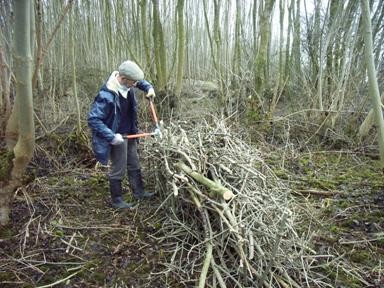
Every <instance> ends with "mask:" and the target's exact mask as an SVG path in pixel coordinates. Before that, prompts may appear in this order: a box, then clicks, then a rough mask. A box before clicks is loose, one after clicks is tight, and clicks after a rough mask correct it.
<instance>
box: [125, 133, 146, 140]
mask: <svg viewBox="0 0 384 288" xmlns="http://www.w3.org/2000/svg"><path fill="white" fill-rule="evenodd" d="M149 136H153V133H140V134H133V135H124V136H123V138H127V139H136V138H142V137H149Z"/></svg>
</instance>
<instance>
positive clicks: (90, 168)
mask: <svg viewBox="0 0 384 288" xmlns="http://www.w3.org/2000/svg"><path fill="white" fill-rule="evenodd" d="M52 139H53V138H52ZM67 140H68V139H67ZM72 140H73V139H72ZM72 140H71V139H69V140H68V141H72ZM55 141H56V140H55ZM263 149H264V150H265V154H264V156H263V157H264V158H265V162H266V163H268V165H269V166H270V167H271V168H272V169H273V171H274V172H275V174H276V175H277V176H278V177H279V178H280V180H281V181H283V182H285V183H286V185H288V186H289V187H291V188H292V191H293V193H295V195H296V197H297V199H299V200H300V203H302V205H303V206H305V207H306V209H308V218H306V219H302V227H303V231H306V229H307V227H308V226H309V225H311V226H312V230H315V231H316V234H315V235H313V236H312V244H313V246H312V247H311V249H313V250H315V251H317V254H320V255H323V256H324V258H321V257H320V258H317V259H316V261H317V263H316V264H317V266H318V274H319V275H324V276H326V278H327V279H330V282H328V284H329V286H328V287H384V268H383V267H382V266H384V232H383V231H384V230H383V228H384V177H383V170H382V169H380V168H379V166H378V163H377V159H372V158H375V157H372V155H368V154H372V153H371V152H370V153H368V152H366V151H362V150H361V149H360V150H354V151H351V150H342V149H335V148H330V147H329V148H324V147H323V148H321V150H320V149H312V150H308V149H306V150H305V151H297V150H295V149H293V148H292V149H289V150H288V149H286V147H285V148H284V147H280V148H278V147H274V146H272V145H270V146H265V147H263ZM302 150H304V149H302ZM43 151H44V149H39V153H37V156H36V158H38V157H42V158H45V159H48V158H49V157H47V155H44V152H43ZM78 152H79V151H77V152H76V153H77V154H78ZM72 153H75V151H74V150H63V154H66V157H67V159H71V155H72ZM88 153H89V151H88ZM374 154H376V153H374ZM42 155H44V156H42ZM85 159H86V160H84V161H83V162H82V163H78V162H73V163H76V165H72V164H71V163H69V164H68V165H66V166H65V167H66V168H65V169H61V170H56V169H55V167H54V166H51V167H48V165H47V167H46V168H45V170H44V169H43V170H41V169H39V168H37V167H41V166H42V163H41V159H40V160H39V159H35V160H34V162H33V163H32V164H31V169H30V172H31V174H33V175H34V176H33V181H27V182H29V184H27V185H26V186H25V187H24V188H21V189H19V190H18V191H17V193H16V197H15V200H14V202H13V205H12V207H13V208H12V225H10V226H9V227H6V228H5V229H2V230H1V235H0V286H1V287H36V286H37V287H52V286H57V287H193V285H190V283H188V284H187V283H182V282H180V281H179V279H177V275H172V273H168V274H167V273H164V272H163V271H164V265H163V264H164V263H166V262H169V259H166V257H167V256H166V255H169V253H166V252H169V251H167V246H166V244H161V245H159V244H158V243H157V241H156V239H155V238H154V237H153V235H154V233H155V232H157V233H158V232H159V231H160V232H161V226H162V223H161V219H162V217H164V215H166V214H165V213H164V211H165V209H166V207H162V208H161V209H158V208H159V206H160V205H161V203H162V201H163V200H164V199H160V198H159V197H154V198H153V199H151V200H147V201H141V202H135V204H136V205H135V207H134V209H132V210H128V211H122V212H117V211H114V210H113V209H112V208H111V207H110V203H109V195H108V182H107V179H106V176H105V173H104V171H101V170H98V169H95V168H94V163H91V164H89V163H90V162H88V161H90V160H89V159H91V156H89V155H87V156H86V157H85ZM87 159H88V160H87ZM282 159H283V160H284V161H283V160H282ZM58 161H59V160H58ZM69 162H70V161H69ZM50 163H54V161H51V162H50ZM50 165H51V164H50ZM43 166H44V165H43ZM143 166H144V167H143V168H144V172H145V177H144V178H145V181H146V184H147V188H149V189H148V190H150V188H151V175H150V174H149V169H147V168H148V167H146V165H145V161H144V163H143ZM30 180H31V179H30ZM125 186H126V187H127V186H128V185H127V183H125ZM129 195H130V193H127V194H126V195H125V197H126V199H127V200H128V201H130V200H131V199H130V196H129ZM322 259H324V260H322ZM327 281H329V280H327ZM327 281H326V282H327Z"/></svg>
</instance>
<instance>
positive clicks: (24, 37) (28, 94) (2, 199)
mask: <svg viewBox="0 0 384 288" xmlns="http://www.w3.org/2000/svg"><path fill="white" fill-rule="evenodd" d="M14 3H15V10H14V11H15V30H14V31H15V32H14V33H15V34H14V37H15V46H14V47H15V56H14V63H15V70H14V71H15V77H16V99H15V101H16V103H15V107H14V109H13V111H12V113H13V114H14V115H13V119H17V122H18V132H19V134H18V139H17V143H16V145H15V146H14V147H13V153H14V159H13V166H12V168H11V169H12V170H11V171H10V173H9V175H10V179H8V181H7V179H3V181H2V183H1V190H0V225H6V224H8V223H9V214H10V203H11V202H12V198H13V192H14V189H15V188H16V187H18V186H20V185H21V183H22V182H21V180H22V179H21V178H22V176H23V174H24V172H25V170H26V167H27V165H28V163H29V161H30V160H31V158H32V156H33V151H34V146H35V127H34V122H33V120H34V118H33V97H32V55H31V46H30V45H31V42H30V39H31V38H30V27H31V25H33V23H32V24H31V23H30V21H31V18H30V16H31V11H30V9H31V2H30V1H29V0H19V1H15V2H14ZM15 108H16V109H15Z"/></svg>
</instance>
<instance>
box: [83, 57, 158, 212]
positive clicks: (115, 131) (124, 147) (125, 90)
mask: <svg viewBox="0 0 384 288" xmlns="http://www.w3.org/2000/svg"><path fill="white" fill-rule="evenodd" d="M134 87H137V88H139V89H140V90H142V91H144V92H145V93H146V97H148V98H149V97H154V96H155V92H154V89H153V87H152V85H151V84H150V83H148V82H147V81H146V80H144V73H143V71H142V70H141V69H140V67H139V66H138V65H137V64H136V63H134V62H132V61H129V60H128V61H125V62H123V63H122V64H121V65H120V66H119V69H118V71H114V72H112V74H111V75H110V77H109V79H108V80H107V82H106V83H105V84H104V85H103V86H102V88H101V89H100V91H99V93H98V95H97V96H96V98H95V100H94V102H93V104H92V107H91V111H90V112H89V115H88V125H89V127H90V128H91V129H92V148H93V151H94V153H95V157H96V159H97V160H98V161H99V162H100V163H101V164H103V165H107V164H108V160H111V167H110V171H109V175H108V177H109V188H110V192H111V198H112V206H113V207H114V208H116V209H124V208H131V207H132V204H130V203H126V202H125V201H124V200H123V198H122V185H121V183H122V180H123V178H124V176H125V173H126V169H127V170H128V180H129V183H130V186H131V189H132V193H133V196H134V197H135V198H138V199H141V198H147V197H151V196H153V194H154V193H149V192H145V191H144V187H143V180H142V176H141V168H140V163H139V157H138V153H137V141H136V139H129V140H128V139H127V138H124V137H123V136H124V135H131V134H136V133H137V132H138V128H137V102H136V98H135V92H134V89H132V88H134Z"/></svg>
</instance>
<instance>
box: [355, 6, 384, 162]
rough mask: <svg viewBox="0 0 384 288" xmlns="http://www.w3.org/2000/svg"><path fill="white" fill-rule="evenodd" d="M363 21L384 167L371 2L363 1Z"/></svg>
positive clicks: (383, 127)
mask: <svg viewBox="0 0 384 288" xmlns="http://www.w3.org/2000/svg"><path fill="white" fill-rule="evenodd" d="M361 10H362V19H363V23H364V30H365V31H364V42H365V58H366V66H367V74H368V85H369V94H370V95H371V97H372V106H373V109H374V111H375V116H376V125H377V127H378V130H379V131H378V132H379V147H380V160H381V164H382V165H383V166H384V120H383V111H382V109H381V100H380V93H379V86H378V84H377V78H376V69H375V63H374V60H373V48H372V27H371V16H370V11H369V1H368V0H361Z"/></svg>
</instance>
